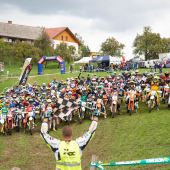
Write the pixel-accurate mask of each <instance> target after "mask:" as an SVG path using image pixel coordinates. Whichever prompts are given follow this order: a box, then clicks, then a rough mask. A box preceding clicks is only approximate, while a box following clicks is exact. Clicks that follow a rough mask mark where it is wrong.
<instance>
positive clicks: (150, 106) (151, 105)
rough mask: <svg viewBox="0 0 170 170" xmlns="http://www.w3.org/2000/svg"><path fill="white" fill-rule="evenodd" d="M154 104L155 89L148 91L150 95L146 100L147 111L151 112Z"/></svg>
mask: <svg viewBox="0 0 170 170" xmlns="http://www.w3.org/2000/svg"><path fill="white" fill-rule="evenodd" d="M155 106H156V91H154V90H152V91H151V92H150V96H149V100H148V108H149V112H151V111H152V110H153V108H154V107H155Z"/></svg>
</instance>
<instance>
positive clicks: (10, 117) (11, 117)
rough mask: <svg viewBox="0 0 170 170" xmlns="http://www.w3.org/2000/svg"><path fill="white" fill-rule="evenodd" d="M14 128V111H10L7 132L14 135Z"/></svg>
mask: <svg viewBox="0 0 170 170" xmlns="http://www.w3.org/2000/svg"><path fill="white" fill-rule="evenodd" d="M12 129H13V115H12V113H9V114H8V115H7V134H8V135H12Z"/></svg>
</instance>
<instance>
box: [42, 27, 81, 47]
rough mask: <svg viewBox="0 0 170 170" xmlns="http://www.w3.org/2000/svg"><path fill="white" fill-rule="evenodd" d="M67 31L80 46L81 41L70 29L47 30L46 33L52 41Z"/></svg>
mask: <svg viewBox="0 0 170 170" xmlns="http://www.w3.org/2000/svg"><path fill="white" fill-rule="evenodd" d="M65 30H67V31H68V32H69V33H70V34H71V36H72V37H73V38H74V39H75V40H76V41H77V43H78V44H80V41H79V40H78V39H77V38H76V36H75V35H74V34H73V33H72V32H71V31H70V29H69V28H68V27H57V28H45V31H46V33H47V34H48V36H49V37H50V38H51V39H53V38H55V37H56V36H57V35H59V34H61V33H62V32H63V31H65Z"/></svg>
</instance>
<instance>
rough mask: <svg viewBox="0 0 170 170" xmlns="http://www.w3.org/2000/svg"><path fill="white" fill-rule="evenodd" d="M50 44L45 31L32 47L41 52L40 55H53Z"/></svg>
mask: <svg viewBox="0 0 170 170" xmlns="http://www.w3.org/2000/svg"><path fill="white" fill-rule="evenodd" d="M51 44H52V42H51V40H50V38H49V36H48V35H47V33H46V32H45V30H43V31H42V34H41V35H40V37H39V38H38V39H37V40H36V41H35V43H34V45H35V47H38V48H39V49H40V50H41V55H47V56H48V55H53V53H54V49H53V47H52V46H51Z"/></svg>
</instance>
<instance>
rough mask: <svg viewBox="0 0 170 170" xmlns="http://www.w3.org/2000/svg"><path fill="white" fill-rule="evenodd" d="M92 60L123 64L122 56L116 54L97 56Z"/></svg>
mask: <svg viewBox="0 0 170 170" xmlns="http://www.w3.org/2000/svg"><path fill="white" fill-rule="evenodd" d="M91 62H109V63H110V64H121V62H122V57H115V56H113V57H112V56H110V55H108V56H97V57H96V58H94V59H93V60H92V61H91Z"/></svg>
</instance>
